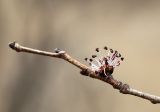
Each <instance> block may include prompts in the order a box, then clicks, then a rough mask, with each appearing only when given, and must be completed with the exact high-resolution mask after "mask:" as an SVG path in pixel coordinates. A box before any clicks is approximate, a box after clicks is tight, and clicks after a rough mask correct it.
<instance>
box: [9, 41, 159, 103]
mask: <svg viewBox="0 0 160 112" xmlns="http://www.w3.org/2000/svg"><path fill="white" fill-rule="evenodd" d="M9 47H10V48H12V49H13V50H15V51H17V52H27V53H33V54H39V55H44V56H50V57H55V58H60V59H64V60H66V61H68V62H69V63H71V64H73V65H75V66H77V67H78V68H79V69H81V74H82V75H85V76H90V77H92V78H95V79H99V80H101V81H104V82H106V83H108V84H110V85H112V86H113V88H115V89H118V90H119V91H120V92H121V93H123V94H130V95H134V96H138V97H140V98H143V99H147V100H149V101H151V102H152V103H153V104H157V103H160V97H159V96H155V95H151V94H148V93H144V92H141V91H138V90H135V89H133V88H130V87H129V85H128V84H123V83H122V82H121V81H118V80H116V79H114V78H113V77H107V78H106V77H101V76H100V75H97V74H96V73H95V72H94V71H92V70H91V69H90V68H89V67H88V66H86V65H84V64H82V63H80V62H79V61H77V60H76V59H74V58H72V57H71V56H70V55H68V54H67V53H66V52H65V51H62V50H60V49H57V48H56V49H55V52H54V53H53V52H46V51H41V50H37V49H32V48H28V47H24V46H21V45H19V44H18V43H16V42H12V43H10V44H9Z"/></svg>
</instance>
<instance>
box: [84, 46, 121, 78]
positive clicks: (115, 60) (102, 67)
mask: <svg viewBox="0 0 160 112" xmlns="http://www.w3.org/2000/svg"><path fill="white" fill-rule="evenodd" d="M104 50H105V51H107V53H106V54H107V55H104V56H100V54H99V53H100V49H99V48H96V49H95V51H96V52H97V55H92V58H85V60H86V61H87V62H88V63H89V65H90V67H91V69H92V70H93V71H95V73H96V74H99V75H101V76H103V77H108V76H111V74H112V73H113V71H114V68H115V67H117V66H119V65H120V63H121V62H122V61H123V60H124V58H123V57H122V56H121V54H120V53H118V51H116V50H113V49H110V48H108V47H106V46H105V47H104Z"/></svg>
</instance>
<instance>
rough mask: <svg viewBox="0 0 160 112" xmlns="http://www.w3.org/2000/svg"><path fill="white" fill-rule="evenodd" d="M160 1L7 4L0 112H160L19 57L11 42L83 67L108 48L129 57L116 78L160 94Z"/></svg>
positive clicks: (13, 0)
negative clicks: (57, 51) (56, 53)
mask: <svg viewBox="0 0 160 112" xmlns="http://www.w3.org/2000/svg"><path fill="white" fill-rule="evenodd" d="M159 4H160V2H156V1H152V0H150V1H149V0H119V1H118V0H117V1H111V0H102V1H101V0H100V1H98V0H81V1H80V0H79V1H78V0H0V99H1V100H0V112H107V111H108V112H141V111H143V112H151V111H153V112H157V111H159V110H160V107H159V106H158V105H152V104H151V103H150V102H148V101H146V100H142V99H139V98H136V97H134V96H129V95H122V94H119V93H118V91H115V90H113V89H112V88H111V87H110V86H109V85H107V84H105V83H103V82H101V81H98V80H93V79H91V78H88V77H83V76H81V75H80V74H79V69H77V68H76V67H75V66H73V65H71V64H69V63H66V62H64V61H63V60H59V59H53V58H48V57H43V56H38V55H32V54H26V53H16V52H15V51H12V50H11V49H9V48H8V46H7V44H8V43H9V42H10V41H14V40H16V41H17V42H19V43H20V44H22V45H25V46H29V47H33V48H38V49H42V50H47V51H53V49H54V48H56V47H58V48H61V49H64V50H66V51H67V52H68V53H69V54H71V55H72V56H73V57H75V58H76V59H78V60H79V61H81V62H83V63H85V62H84V61H83V59H84V57H88V56H89V55H91V54H93V53H94V51H93V50H94V48H96V47H103V46H105V45H107V46H109V47H112V48H114V49H117V50H118V51H119V52H121V53H122V55H123V56H124V57H125V60H124V62H123V63H122V65H121V66H120V67H118V68H117V69H116V70H115V72H114V74H113V75H114V76H115V77H116V78H117V79H119V80H121V81H123V82H126V83H129V84H130V85H131V86H132V87H134V88H136V89H140V90H143V91H146V92H150V93H153V94H157V95H160V89H159V86H158V85H159V84H160V82H159V79H160V75H159V74H160V71H159V63H160V58H159V57H160V14H159V12H160V5H159Z"/></svg>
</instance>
